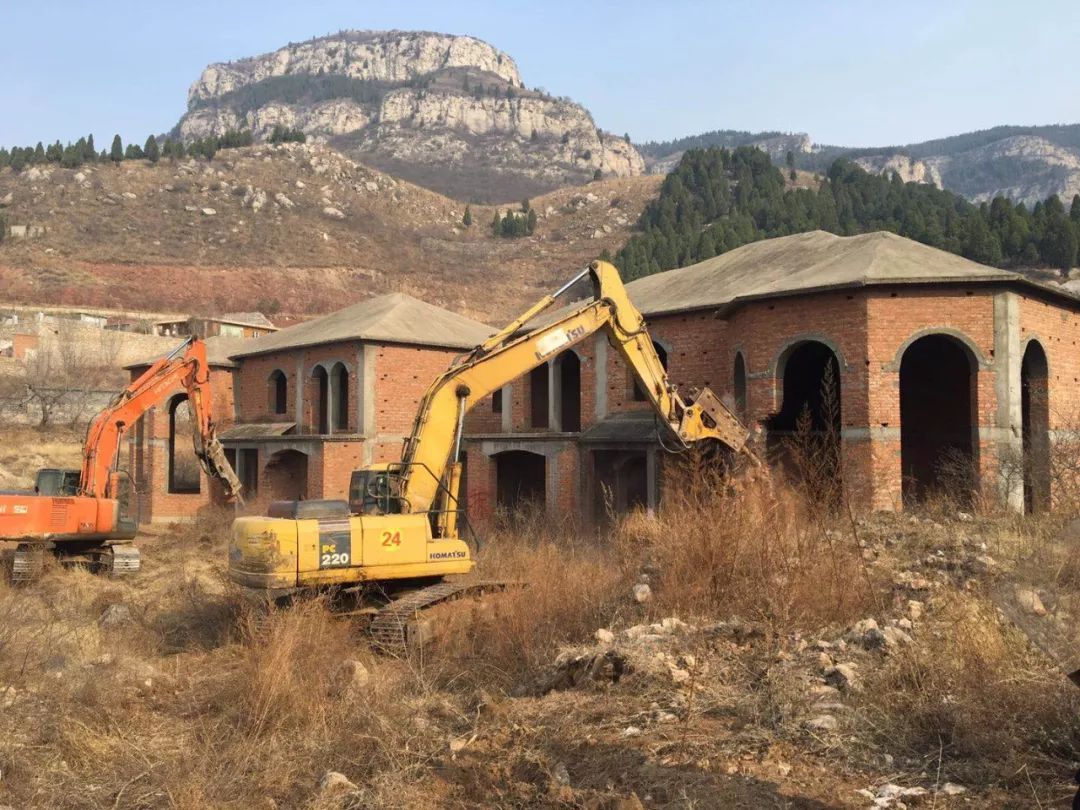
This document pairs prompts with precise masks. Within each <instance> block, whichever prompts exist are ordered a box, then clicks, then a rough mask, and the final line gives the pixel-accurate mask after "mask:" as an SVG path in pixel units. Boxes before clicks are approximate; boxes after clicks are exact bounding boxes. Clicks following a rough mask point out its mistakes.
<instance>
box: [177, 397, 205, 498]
mask: <svg viewBox="0 0 1080 810" xmlns="http://www.w3.org/2000/svg"><path fill="white" fill-rule="evenodd" d="M187 401H188V398H187V394H181V395H180V396H176V397H173V398H172V399H171V400H170V401H169V492H172V493H177V494H195V493H197V492H199V489H200V485H201V483H202V482H201V481H200V479H201V477H202V476H201V473H202V468H201V467H200V466H199V457H198V456H197V455H195V440H194V435H195V434H194V430H195V420H194V419H193V418H192V415H191V407H190V406H189V405H188V404H187Z"/></svg>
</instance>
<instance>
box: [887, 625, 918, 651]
mask: <svg viewBox="0 0 1080 810" xmlns="http://www.w3.org/2000/svg"><path fill="white" fill-rule="evenodd" d="M909 624H910V622H909ZM881 635H882V638H884V640H885V646H886V647H887V648H889V649H893V648H895V647H899V646H900V645H902V644H910V643H911V636H909V635H908V634H907V633H905V632H904V631H903V630H901V629H900V628H899V627H886V628H885V629H884V630H882V631H881Z"/></svg>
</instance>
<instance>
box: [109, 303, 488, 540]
mask: <svg viewBox="0 0 1080 810" xmlns="http://www.w3.org/2000/svg"><path fill="white" fill-rule="evenodd" d="M490 332H491V330H490V329H489V328H488V327H486V326H484V325H483V324H480V323H478V322H476V321H473V320H470V319H468V318H465V317H462V316H460V315H456V314H454V313H452V312H448V311H446V310H444V309H440V308H439V307H435V306H432V305H431V304H426V303H424V302H422V301H418V300H416V299H415V298H412V297H410V296H408V295H403V294H400V293H395V294H391V295H384V296H380V297H377V298H372V299H369V300H367V301H364V302H362V303H359V304H355V305H354V306H351V307H347V308H345V309H342V310H339V311H337V312H334V313H332V314H330V315H326V316H324V317H321V318H316V319H314V320H311V321H308V322H306V323H303V324H299V325H298V326H294V327H291V328H289V329H283V330H281V331H279V332H275V333H273V334H269V335H266V336H264V337H261V338H256V339H225V338H208V339H207V348H208V353H209V355H210V362H211V366H212V372H211V376H212V384H213V386H214V395H215V401H214V413H215V417H216V419H217V421H218V424H219V426H222V427H223V428H224V429H223V430H222V431H221V439H222V442H223V443H224V445H225V447H226V452H227V453H228V455H229V457H230V461H231V462H232V463H233V467H234V469H235V470H236V472H237V475H238V476H239V477H240V480H241V481H242V482H243V484H244V490H245V493H246V498H247V501H248V504H249V506H250V507H251V508H256V509H257V508H259V507H260V506H262V505H264V504H265V503H266V502H268V501H269V500H272V499H279V498H322V497H327V498H343V497H346V493H347V490H348V483H349V475H350V473H351V472H352V471H353V470H354V469H356V468H358V467H360V466H362V465H364V464H367V463H370V462H373V461H376V462H377V461H390V460H393V459H396V458H398V457H399V456H400V452H401V443H402V440H403V439H404V437H405V436H406V435H407V434H408V432H409V430H410V429H411V428H412V422H413V417H414V415H415V413H416V408H417V405H418V403H419V401H420V398H421V396H422V395H423V393H424V391H425V390H426V389H427V387H428V385H429V384H430V383H431V381H432V380H433V379H434V378H435V376H436V375H437V374H438V373H439V372H441V371H443V370H444V369H445V368H446V367H447V366H448V365H449V364H450V362H451V360H452V359H453V358H454V357H455V356H456V355H458V354H460V353H461V351H462V350H463V349H468V348H471V347H473V346H475V345H476V344H477V343H479V342H481V341H482V340H484V338H486V337H487V335H488V334H490ZM145 367H146V366H145V364H142V365H141V366H139V367H132V373H133V374H137V373H139V372H140V371H141V370H142V369H144V368H145ZM183 399H184V397H183V393H182V392H181V391H179V390H178V391H177V392H176V393H175V394H174V395H173V396H171V397H170V398H169V399H168V401H167V402H166V404H165V405H163V406H162V407H160V408H155V409H154V410H153V411H151V412H150V413H148V414H147V415H146V416H145V417H144V418H143V419H142V420H140V424H139V425H138V426H137V427H136V429H134V430H133V431H131V433H130V434H129V436H130V442H131V469H132V470H133V473H134V478H135V480H136V484H137V486H138V488H139V491H140V493H142V494H141V497H140V508H141V511H140V518H141V520H143V521H144V522H146V521H172V520H183V519H187V518H190V517H192V516H193V515H195V514H196V513H197V512H198V511H199V510H200V509H201V508H202V507H204V506H206V505H207V504H210V503H212V502H215V501H218V500H220V498H221V495H220V492H219V490H218V488H217V484H216V482H210V481H209V480H208V479H207V478H206V476H205V475H198V474H196V475H192V474H190V471H191V461H190V460H189V459H186V458H184V456H183V455H182V453H181V451H180V448H181V446H183V447H186V446H187V444H186V443H187V442H188V439H187V436H186V427H185V426H184V425H183V424H182V418H181V417H178V416H177V413H178V412H177V407H178V406H179V405H180V404H181V403H182V402H183ZM219 400H220V401H219ZM182 412H183V409H181V414H182ZM178 473H179V474H178Z"/></svg>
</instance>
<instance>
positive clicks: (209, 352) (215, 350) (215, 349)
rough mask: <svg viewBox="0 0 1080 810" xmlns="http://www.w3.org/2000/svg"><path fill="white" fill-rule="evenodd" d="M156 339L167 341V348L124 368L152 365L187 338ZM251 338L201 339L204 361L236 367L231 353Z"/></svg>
mask: <svg viewBox="0 0 1080 810" xmlns="http://www.w3.org/2000/svg"><path fill="white" fill-rule="evenodd" d="M157 340H159V341H167V342H169V345H168V349H167V350H165V351H159V352H158V353H156V354H154V355H147V356H144V357H143V358H142V359H139V360H133V361H131V362H128V363H125V364H124V368H126V369H133V368H143V367H144V366H150V365H153V364H154V363H156V362H157V361H158V360H160V359H161V358H162V357H164V356H165V355H167V354H168V353H169V352H171V351H172V350H173V349H175V348H176V347H177V346H179V345H180V343H181V342H182V341H184V340H187V338H176V337H167V338H166V337H158V338H157ZM252 340H253V339H252V338H241V337H222V336H221V335H214V336H213V337H208V338H206V340H204V341H203V342H204V343H205V344H206V362H207V363H209V364H210V365H211V366H217V367H218V368H238V367H239V365H240V364H239V363H237V362H236V361H234V360H232V359H231V357H232V354H233V352H236V351H239V350H240V349H241V348H243V346H244V345H245V344H247V343H251V342H252Z"/></svg>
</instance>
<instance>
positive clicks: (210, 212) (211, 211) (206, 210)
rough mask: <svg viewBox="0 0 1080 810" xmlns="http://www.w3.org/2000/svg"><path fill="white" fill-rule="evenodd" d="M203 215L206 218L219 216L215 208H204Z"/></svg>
mask: <svg viewBox="0 0 1080 810" xmlns="http://www.w3.org/2000/svg"><path fill="white" fill-rule="evenodd" d="M202 215H203V216H204V217H213V216H217V211H215V210H214V209H213V208H203V209H202Z"/></svg>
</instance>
